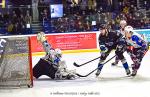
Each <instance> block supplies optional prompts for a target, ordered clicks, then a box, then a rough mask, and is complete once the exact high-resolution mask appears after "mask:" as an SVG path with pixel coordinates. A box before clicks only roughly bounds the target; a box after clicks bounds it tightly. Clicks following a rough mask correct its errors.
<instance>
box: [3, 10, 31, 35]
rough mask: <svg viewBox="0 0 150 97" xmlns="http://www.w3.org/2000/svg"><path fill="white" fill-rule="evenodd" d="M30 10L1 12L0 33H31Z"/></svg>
mask: <svg viewBox="0 0 150 97" xmlns="http://www.w3.org/2000/svg"><path fill="white" fill-rule="evenodd" d="M31 19H32V18H31V15H30V11H29V10H26V12H25V13H24V12H18V11H15V10H13V11H12V12H11V11H7V12H4V13H1V12H0V34H5V35H21V34H30V33H31V23H32V20H31Z"/></svg>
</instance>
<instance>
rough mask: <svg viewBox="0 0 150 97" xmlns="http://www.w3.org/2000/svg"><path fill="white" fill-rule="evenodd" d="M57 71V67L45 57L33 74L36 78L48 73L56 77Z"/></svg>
mask: <svg viewBox="0 0 150 97" xmlns="http://www.w3.org/2000/svg"><path fill="white" fill-rule="evenodd" d="M56 71H57V68H55V67H54V66H53V65H52V64H51V63H49V62H48V61H46V60H44V59H40V61H39V62H38V63H37V64H36V65H35V66H34V68H33V76H34V77H35V78H39V77H40V76H41V75H47V76H49V77H50V78H52V79H54V78H55V73H56Z"/></svg>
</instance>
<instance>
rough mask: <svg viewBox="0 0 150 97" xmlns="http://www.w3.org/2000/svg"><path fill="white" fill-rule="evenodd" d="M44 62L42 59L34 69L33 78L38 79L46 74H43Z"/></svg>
mask: <svg viewBox="0 0 150 97" xmlns="http://www.w3.org/2000/svg"><path fill="white" fill-rule="evenodd" d="M43 65H44V64H43V60H42V59H40V60H39V62H38V63H37V64H36V65H35V66H34V67H33V76H34V77H35V78H36V79H38V78H39V77H40V76H41V75H43V74H44V72H43Z"/></svg>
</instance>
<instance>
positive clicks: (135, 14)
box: [43, 0, 150, 33]
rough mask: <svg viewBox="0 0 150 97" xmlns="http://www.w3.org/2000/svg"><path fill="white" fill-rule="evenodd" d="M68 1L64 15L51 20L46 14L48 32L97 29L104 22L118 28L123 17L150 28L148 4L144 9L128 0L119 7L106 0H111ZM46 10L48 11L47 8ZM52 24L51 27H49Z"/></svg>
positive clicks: (142, 27) (136, 24)
mask: <svg viewBox="0 0 150 97" xmlns="http://www.w3.org/2000/svg"><path fill="white" fill-rule="evenodd" d="M67 1H68V2H65V4H64V16H63V17H60V18H56V19H51V20H49V18H47V17H49V16H47V15H48V14H45V15H44V17H43V18H44V28H45V31H46V32H47V33H57V32H82V31H97V30H98V27H99V25H100V24H104V23H107V24H109V25H110V27H111V28H112V29H115V30H117V29H119V22H120V20H121V19H125V20H126V21H127V23H128V25H131V26H133V27H134V28H136V29H149V28H150V18H148V16H147V15H146V14H145V13H144V11H146V10H149V7H147V6H146V7H145V9H144V11H143V10H141V9H138V8H137V7H136V5H134V2H130V1H128V0H123V1H122V2H119V5H118V6H117V7H113V5H111V4H110V2H106V1H111V0H101V1H103V3H101V4H98V3H97V2H98V0H80V1H81V2H80V3H79V2H78V4H72V3H71V2H69V1H70V0H67ZM96 1H97V2H96ZM133 1H134V0H133ZM44 12H47V11H46V9H45V10H44ZM142 12H143V13H142ZM50 26H51V29H48V28H49V27H50Z"/></svg>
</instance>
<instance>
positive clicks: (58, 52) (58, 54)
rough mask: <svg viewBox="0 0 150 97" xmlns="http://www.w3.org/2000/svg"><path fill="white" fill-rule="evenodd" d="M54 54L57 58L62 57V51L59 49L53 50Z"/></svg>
mask: <svg viewBox="0 0 150 97" xmlns="http://www.w3.org/2000/svg"><path fill="white" fill-rule="evenodd" d="M55 54H56V56H57V57H62V51H61V50H60V49H59V48H56V49H55Z"/></svg>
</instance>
